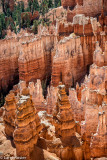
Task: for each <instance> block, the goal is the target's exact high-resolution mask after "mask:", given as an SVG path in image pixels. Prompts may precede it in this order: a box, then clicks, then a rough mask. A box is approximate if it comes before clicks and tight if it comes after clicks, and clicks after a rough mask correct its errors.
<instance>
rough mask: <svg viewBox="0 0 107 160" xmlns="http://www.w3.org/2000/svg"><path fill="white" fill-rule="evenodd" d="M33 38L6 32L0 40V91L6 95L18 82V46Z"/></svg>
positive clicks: (29, 35)
mask: <svg viewBox="0 0 107 160" xmlns="http://www.w3.org/2000/svg"><path fill="white" fill-rule="evenodd" d="M33 37H34V35H33V34H28V33H26V32H25V31H23V30H22V31H21V32H20V33H19V34H18V35H16V34H14V33H11V31H8V33H7V36H6V38H5V39H4V40H0V91H3V92H4V93H6V92H7V91H8V90H9V89H11V88H12V86H13V85H14V84H17V83H18V81H19V71H18V57H19V53H20V44H21V42H24V41H26V40H30V39H32V38H33Z"/></svg>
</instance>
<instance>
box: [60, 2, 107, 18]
mask: <svg viewBox="0 0 107 160" xmlns="http://www.w3.org/2000/svg"><path fill="white" fill-rule="evenodd" d="M61 2H62V3H61V4H62V6H63V7H64V8H68V7H69V8H70V9H71V10H72V11H71V16H72V15H73V14H85V15H86V16H92V17H94V16H96V15H98V14H100V13H101V10H102V7H103V8H104V12H105V13H106V12H107V3H106V0H104V1H102V0H94V1H92V0H88V1H85V0H80V1H78V0H71V1H70V0H62V1H61ZM102 2H103V3H102ZM74 7H75V8H74Z"/></svg>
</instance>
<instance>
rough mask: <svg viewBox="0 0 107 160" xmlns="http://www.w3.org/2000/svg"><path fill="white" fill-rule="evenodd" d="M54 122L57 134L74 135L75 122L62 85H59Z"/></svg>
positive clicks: (60, 135) (61, 135) (62, 135)
mask: <svg viewBox="0 0 107 160" xmlns="http://www.w3.org/2000/svg"><path fill="white" fill-rule="evenodd" d="M54 123H55V130H56V135H57V136H59V137H66V136H74V135H75V122H74V119H73V115H72V109H71V106H70V103H69V100H68V97H67V95H66V92H65V86H64V85H59V91H58V100H57V104H56V109H55V112H54Z"/></svg>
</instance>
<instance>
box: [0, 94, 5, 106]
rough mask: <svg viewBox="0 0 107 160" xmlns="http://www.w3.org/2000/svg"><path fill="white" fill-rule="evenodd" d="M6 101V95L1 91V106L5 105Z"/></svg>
mask: <svg viewBox="0 0 107 160" xmlns="http://www.w3.org/2000/svg"><path fill="white" fill-rule="evenodd" d="M4 102H5V96H4V95H3V93H0V107H2V106H3V105H4Z"/></svg>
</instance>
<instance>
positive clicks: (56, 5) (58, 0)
mask: <svg viewBox="0 0 107 160" xmlns="http://www.w3.org/2000/svg"><path fill="white" fill-rule="evenodd" d="M54 6H55V8H56V7H59V6H61V0H54Z"/></svg>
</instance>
